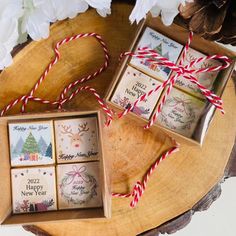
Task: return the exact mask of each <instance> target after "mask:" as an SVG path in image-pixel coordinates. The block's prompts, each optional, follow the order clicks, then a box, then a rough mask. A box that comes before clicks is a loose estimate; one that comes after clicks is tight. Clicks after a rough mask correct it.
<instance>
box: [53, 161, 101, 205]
mask: <svg viewBox="0 0 236 236" xmlns="http://www.w3.org/2000/svg"><path fill="white" fill-rule="evenodd" d="M99 176H100V175H99V162H84V163H78V164H61V165H58V166H57V184H58V188H57V190H58V203H59V209H68V208H71V209H72V208H85V207H100V206H102V196H101V187H100V178H99Z"/></svg>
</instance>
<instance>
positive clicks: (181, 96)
mask: <svg viewBox="0 0 236 236" xmlns="http://www.w3.org/2000/svg"><path fill="white" fill-rule="evenodd" d="M205 105H206V104H205V102H203V101H201V100H199V99H197V98H195V97H193V96H191V95H189V94H187V93H184V92H182V91H180V90H178V89H174V88H173V89H172V91H171V92H170V94H169V96H168V98H167V99H166V102H165V103H164V106H163V107H162V110H161V112H160V114H159V115H158V117H157V120H158V121H157V122H158V123H159V124H161V125H162V126H164V127H166V128H168V129H170V130H173V131H175V132H177V133H179V134H182V135H184V136H185V137H191V136H192V134H193V132H194V130H195V128H196V125H197V122H198V120H199V118H200V117H201V114H202V112H203V110H204V107H205Z"/></svg>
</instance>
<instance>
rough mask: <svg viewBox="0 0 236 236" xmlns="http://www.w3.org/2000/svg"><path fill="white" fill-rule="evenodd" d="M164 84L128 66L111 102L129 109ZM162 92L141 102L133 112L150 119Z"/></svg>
mask: <svg viewBox="0 0 236 236" xmlns="http://www.w3.org/2000/svg"><path fill="white" fill-rule="evenodd" d="M161 84H162V82H160V81H158V80H156V79H153V78H151V77H150V76H147V75H145V74H144V73H142V72H140V71H138V70H136V69H134V68H133V67H131V66H128V67H127V69H126V71H125V72H124V74H123V76H122V78H121V80H120V82H119V84H118V86H117V88H116V89H115V92H114V94H113V96H112V98H111V101H112V102H113V103H115V104H117V105H118V106H121V107H123V108H128V107H129V106H130V105H133V103H134V102H135V101H136V100H137V99H138V98H139V97H140V96H142V95H143V94H145V93H148V92H149V91H150V90H152V89H155V88H156V87H157V86H158V85H161ZM161 92H162V90H161V89H160V90H159V91H158V92H155V93H154V94H152V95H151V96H149V97H148V98H147V99H145V100H144V101H142V102H140V103H139V104H138V105H137V106H136V107H135V108H134V109H133V110H132V112H134V113H135V114H137V115H139V116H141V117H143V118H145V119H149V118H150V116H151V114H152V112H153V109H154V107H155V105H156V104H157V101H158V99H159V97H160V94H161Z"/></svg>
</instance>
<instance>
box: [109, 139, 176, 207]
mask: <svg viewBox="0 0 236 236" xmlns="http://www.w3.org/2000/svg"><path fill="white" fill-rule="evenodd" d="M173 141H174V140H173ZM174 143H175V145H174V147H172V148H170V149H169V150H168V151H166V152H164V153H163V154H162V155H161V157H158V159H157V160H156V161H155V162H154V163H153V164H152V165H151V167H150V168H149V170H148V171H147V172H146V174H145V175H144V177H143V180H142V181H137V182H136V184H135V185H134V187H133V189H132V191H131V192H130V193H112V196H113V197H117V198H130V197H132V201H131V202H130V207H131V208H134V207H136V205H137V204H138V202H139V200H140V198H141V197H142V195H143V193H144V191H145V190H146V187H147V183H148V181H149V179H150V177H151V175H152V174H153V173H154V171H155V170H156V169H157V167H158V166H159V164H160V163H161V162H162V161H163V160H165V159H166V158H167V157H169V156H170V155H171V154H173V153H175V152H177V151H178V150H179V144H178V143H176V141H174Z"/></svg>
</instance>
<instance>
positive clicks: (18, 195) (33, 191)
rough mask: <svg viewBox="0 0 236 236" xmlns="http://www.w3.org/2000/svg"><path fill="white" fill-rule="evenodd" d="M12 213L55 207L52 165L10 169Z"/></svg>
mask: <svg viewBox="0 0 236 236" xmlns="http://www.w3.org/2000/svg"><path fill="white" fill-rule="evenodd" d="M11 181H12V203H13V213H14V214H18V213H27V212H41V211H51V210H56V209H57V203H56V183H55V168H54V167H29V168H17V169H12V170H11Z"/></svg>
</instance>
